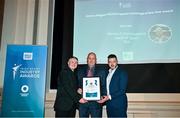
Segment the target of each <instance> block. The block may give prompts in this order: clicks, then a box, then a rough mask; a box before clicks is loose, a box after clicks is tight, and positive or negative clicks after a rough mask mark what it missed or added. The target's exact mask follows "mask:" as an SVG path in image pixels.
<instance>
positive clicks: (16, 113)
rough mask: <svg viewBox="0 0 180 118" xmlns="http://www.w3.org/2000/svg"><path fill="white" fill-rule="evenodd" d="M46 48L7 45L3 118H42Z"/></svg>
mask: <svg viewBox="0 0 180 118" xmlns="http://www.w3.org/2000/svg"><path fill="white" fill-rule="evenodd" d="M46 60H47V46H33V45H8V46H7V54H6V67H5V77H4V85H3V97H2V116H3V117H44V100H45V83H46Z"/></svg>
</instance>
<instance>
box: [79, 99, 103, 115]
mask: <svg viewBox="0 0 180 118" xmlns="http://www.w3.org/2000/svg"><path fill="white" fill-rule="evenodd" d="M89 115H90V116H91V118H101V117H102V107H101V106H100V105H99V104H98V103H96V104H94V103H91V102H88V103H85V104H80V105H79V117H80V118H89Z"/></svg>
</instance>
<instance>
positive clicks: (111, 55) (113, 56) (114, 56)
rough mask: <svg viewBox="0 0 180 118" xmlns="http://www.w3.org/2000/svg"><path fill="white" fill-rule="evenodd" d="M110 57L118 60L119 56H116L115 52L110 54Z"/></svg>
mask: <svg viewBox="0 0 180 118" xmlns="http://www.w3.org/2000/svg"><path fill="white" fill-rule="evenodd" d="M110 58H115V59H116V60H117V57H116V55H115V54H110V55H108V59H110Z"/></svg>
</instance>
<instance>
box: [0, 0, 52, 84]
mask: <svg viewBox="0 0 180 118" xmlns="http://www.w3.org/2000/svg"><path fill="white" fill-rule="evenodd" d="M53 6H54V0H5V5H4V18H3V28H2V37H1V40H2V42H1V49H0V60H1V61H0V88H2V87H3V78H4V70H5V59H6V47H7V44H25V45H26V44H29V45H48V64H47V67H48V70H47V82H48V83H49V81H50V73H51V69H50V68H51V61H50V60H51V54H52V51H51V50H52V41H53V40H52V30H53V15H54V7H53Z"/></svg>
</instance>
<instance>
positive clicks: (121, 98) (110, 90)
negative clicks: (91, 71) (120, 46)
mask: <svg viewBox="0 0 180 118" xmlns="http://www.w3.org/2000/svg"><path fill="white" fill-rule="evenodd" d="M108 65H109V67H110V69H109V73H108V75H107V78H106V88H107V96H104V99H103V100H101V103H103V102H105V101H106V110H107V116H108V117H109V118H111V117H119V118H125V117H127V106H128V104H127V96H126V88H127V81H128V76H127V73H126V72H125V71H124V70H123V69H122V68H120V67H119V66H118V60H117V57H116V55H114V54H111V55H109V56H108Z"/></svg>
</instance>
